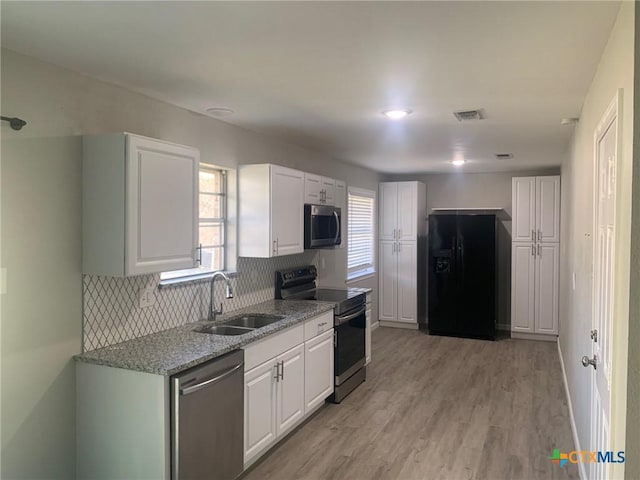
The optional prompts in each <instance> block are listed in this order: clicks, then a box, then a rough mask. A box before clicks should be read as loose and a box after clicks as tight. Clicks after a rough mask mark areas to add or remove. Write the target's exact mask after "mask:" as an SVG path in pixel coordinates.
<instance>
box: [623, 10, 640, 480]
mask: <svg viewBox="0 0 640 480" xmlns="http://www.w3.org/2000/svg"><path fill="white" fill-rule="evenodd" d="M635 7H636V9H635V25H638V22H640V3H638V2H636V4H635ZM634 34H635V55H634V57H635V76H634V89H635V90H634V91H640V29H638V28H636V29H635V32H634ZM633 104H634V111H633V113H634V119H633V121H634V129H633V185H634V186H635V187H634V188H633V199H632V205H633V207H632V209H633V213H632V215H633V218H632V230H631V265H634V266H635V268H632V269H631V272H630V273H631V277H630V278H631V282H630V288H629V291H630V292H634V294H632V295H630V305H629V344H628V345H629V362H628V369H629V370H628V373H627V443H626V449H627V451H628V452H640V428H638V427H639V426H640V295H638V294H637V293H638V292H640V268H638V266H640V95H634V102H633ZM624 473H625V478H627V479H628V480H632V479H633V480H635V479H638V478H640V455H637V454H636V455H634V454H632V455H629V457H628V461H627V462H626V464H625V472H624Z"/></svg>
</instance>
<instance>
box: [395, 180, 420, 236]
mask: <svg viewBox="0 0 640 480" xmlns="http://www.w3.org/2000/svg"><path fill="white" fill-rule="evenodd" d="M396 216H397V219H398V240H400V241H403V240H414V241H416V240H417V237H418V184H417V183H416V182H400V183H398V211H397V213H396Z"/></svg>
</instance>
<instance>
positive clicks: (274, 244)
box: [273, 240, 277, 255]
mask: <svg viewBox="0 0 640 480" xmlns="http://www.w3.org/2000/svg"><path fill="white" fill-rule="evenodd" d="M276 252H277V247H276V241H275V240H274V241H273V254H274V255H275V254H276Z"/></svg>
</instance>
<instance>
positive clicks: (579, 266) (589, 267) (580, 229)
mask: <svg viewBox="0 0 640 480" xmlns="http://www.w3.org/2000/svg"><path fill="white" fill-rule="evenodd" d="M633 35H634V18H633V3H631V2H623V4H622V7H621V9H620V12H619V15H618V19H617V22H616V24H615V26H614V28H613V30H612V32H611V36H610V38H609V41H608V43H607V46H606V48H605V50H604V52H603V55H602V58H601V60H600V64H599V66H598V70H597V72H596V75H595V76H594V78H593V81H592V83H591V86H590V88H589V92H588V94H587V97H586V99H585V101H584V104H583V108H582V112H581V114H580V122H579V124H578V125H577V126H576V130H575V133H574V136H573V140H572V146H571V153H570V156H569V157H568V158H567V160H566V161H565V162H564V163H563V165H562V185H563V189H562V242H561V254H560V259H561V266H560V298H561V303H560V346H561V348H562V356H563V360H564V364H565V368H566V373H567V380H568V386H569V391H570V394H571V398H572V403H573V411H574V416H575V421H576V427H577V434H578V439H579V442H580V447H581V448H582V449H583V450H589V449H591V448H595V449H597V448H598V447H599V446H598V445H591V443H590V438H589V431H590V430H589V429H590V411H589V410H590V405H589V398H590V388H591V381H590V379H591V371H590V370H587V369H585V368H583V367H582V365H581V364H580V358H581V357H582V356H583V355H588V354H590V353H591V340H590V338H589V331H590V329H591V328H592V327H591V318H592V306H591V304H592V274H593V212H592V208H593V207H592V206H593V169H594V166H593V163H594V152H593V145H594V143H593V142H594V139H593V135H594V131H595V128H596V126H597V124H598V122H599V121H600V119H601V118H602V115H603V114H604V113H605V110H606V109H607V107H608V106H609V104H610V103H611V101H612V100H613V98H614V96H615V95H616V92H617V90H618V89H620V88H621V89H623V97H622V98H623V105H622V111H621V112H620V114H621V117H620V118H619V126H620V128H621V133H622V139H623V149H622V151H621V152H619V156H618V175H617V178H618V188H619V190H618V197H617V213H616V236H617V238H616V246H615V248H616V258H615V273H614V275H615V280H614V281H615V299H614V319H615V320H614V321H615V322H616V325H615V329H614V332H615V333H614V337H613V339H612V340H613V348H612V351H613V355H614V363H615V370H614V372H613V375H612V389H613V390H618V391H620V392H623V394H619V395H616V396H615V397H614V398H613V404H612V414H613V418H612V439H611V449H613V450H619V449H622V448H623V447H622V445H624V422H625V416H626V412H625V410H626V390H625V385H626V372H627V368H626V367H627V355H626V353H627V326H628V305H629V272H630V271H629V265H630V264H629V262H630V249H629V241H630V226H631V216H630V212H631V187H632V183H631V178H632V176H631V174H632V168H631V167H632V134H633V41H634V37H633ZM573 273H575V275H576V288H575V291H574V290H573V289H572V285H571V283H572V282H571V277H572V274H573ZM636 428H637V426H636ZM559 447H562V446H559ZM636 453H637V450H636V451H635V452H631V451H627V457H631V456H633V455H634V454H636ZM616 476H617V477H619V476H620V472H618V473H617V474H616Z"/></svg>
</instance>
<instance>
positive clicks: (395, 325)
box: [379, 320, 418, 330]
mask: <svg viewBox="0 0 640 480" xmlns="http://www.w3.org/2000/svg"><path fill="white" fill-rule="evenodd" d="M379 323H380V326H381V327H391V328H404V329H406V330H418V324H417V323H401V322H386V321H384V320H380V322H379Z"/></svg>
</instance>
